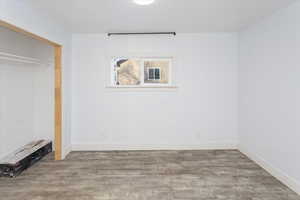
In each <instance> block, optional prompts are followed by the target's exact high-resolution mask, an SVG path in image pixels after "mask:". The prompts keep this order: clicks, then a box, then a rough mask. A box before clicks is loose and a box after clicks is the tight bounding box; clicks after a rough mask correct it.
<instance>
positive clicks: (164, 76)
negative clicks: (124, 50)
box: [111, 58, 172, 87]
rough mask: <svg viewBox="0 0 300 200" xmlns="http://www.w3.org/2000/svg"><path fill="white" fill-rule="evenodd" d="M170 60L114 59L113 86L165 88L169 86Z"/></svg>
mask: <svg viewBox="0 0 300 200" xmlns="http://www.w3.org/2000/svg"><path fill="white" fill-rule="evenodd" d="M171 61H172V60H171V59H167V58H155V59H154V58H114V59H113V60H112V76H111V77H112V85H113V86H120V87H122V86H132V87H134V86H137V87H138V86H150V87H151V86H166V85H170V84H171V75H170V74H171V73H170V72H171Z"/></svg>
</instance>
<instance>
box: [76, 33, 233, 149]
mask: <svg viewBox="0 0 300 200" xmlns="http://www.w3.org/2000/svg"><path fill="white" fill-rule="evenodd" d="M237 46H238V44H237V35H236V34H230V33H228V34H223V33H220V34H179V35H177V36H176V37H173V36H171V37H168V36H153V37H152V36H145V37H143V36H138V37H137V36H134V37H126V36H124V37H122V36H121V37H119V36H117V37H111V38H108V37H107V36H106V35H84V34H83V35H81V34H75V35H73V43H72V47H73V51H72V52H73V59H72V60H73V74H72V80H73V82H72V88H73V89H72V91H73V92H72V98H73V100H74V101H73V104H72V110H73V116H72V120H73V123H72V146H73V149H74V150H112V149H125V150H126V149H201V148H234V147H235V145H236V144H237V60H238V59H237V55H238V54H237ZM121 55H125V56H127V55H140V56H173V57H174V61H175V63H174V64H175V67H176V72H177V73H176V74H177V76H176V82H177V83H176V84H177V86H178V88H177V89H164V90H160V89H142V90H136V89H129V90H126V91H124V90H123V89H109V88H105V86H106V84H107V82H109V80H107V76H109V75H107V71H108V70H109V68H110V63H109V58H110V57H111V56H121Z"/></svg>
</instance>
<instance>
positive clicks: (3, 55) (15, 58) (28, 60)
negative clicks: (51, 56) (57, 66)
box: [0, 51, 53, 66]
mask: <svg viewBox="0 0 300 200" xmlns="http://www.w3.org/2000/svg"><path fill="white" fill-rule="evenodd" d="M0 59H1V60H8V61H14V62H19V63H26V64H36V65H44V66H49V65H53V62H43V61H42V60H40V59H37V58H31V57H25V56H19V55H15V54H11V53H6V52H1V51H0Z"/></svg>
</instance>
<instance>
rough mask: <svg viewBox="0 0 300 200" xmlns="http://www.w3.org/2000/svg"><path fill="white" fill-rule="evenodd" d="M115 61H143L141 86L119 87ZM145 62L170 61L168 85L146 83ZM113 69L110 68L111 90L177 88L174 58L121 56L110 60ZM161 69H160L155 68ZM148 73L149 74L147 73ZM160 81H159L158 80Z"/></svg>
mask: <svg viewBox="0 0 300 200" xmlns="http://www.w3.org/2000/svg"><path fill="white" fill-rule="evenodd" d="M115 59H132V60H141V65H140V79H141V82H140V84H139V85H117V84H116V81H115V76H116V72H115V67H114V60H115ZM145 61H168V62H169V70H168V71H169V73H168V83H145V75H144V69H145ZM110 63H111V67H110V69H111V70H110V86H109V87H110V88H175V86H174V85H173V79H172V78H173V77H172V73H173V72H172V70H173V58H172V57H137V56H126V57H125V56H119V57H112V58H111V60H110ZM153 68H159V69H160V67H153ZM147 73H148V72H147ZM156 80H158V79H156ZM159 80H161V69H160V79H159Z"/></svg>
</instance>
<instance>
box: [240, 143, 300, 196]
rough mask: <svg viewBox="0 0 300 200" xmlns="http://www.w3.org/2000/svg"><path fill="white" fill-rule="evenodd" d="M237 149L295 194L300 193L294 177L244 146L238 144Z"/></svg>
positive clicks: (299, 185) (299, 183)
mask: <svg viewBox="0 0 300 200" xmlns="http://www.w3.org/2000/svg"><path fill="white" fill-rule="evenodd" d="M238 149H239V151H240V152H241V153H243V154H245V155H246V156H247V157H249V158H250V159H251V160H253V161H254V162H256V163H257V164H258V165H259V166H261V167H262V168H264V169H265V170H266V171H267V172H269V173H270V174H271V175H272V176H274V177H275V178H277V179H278V180H279V181H281V182H282V183H283V184H285V185H286V186H288V187H289V188H290V189H291V190H293V191H295V192H296V193H297V194H299V195H300V182H298V181H297V180H295V179H294V178H292V177H290V176H288V175H287V174H286V173H284V172H283V171H281V170H279V169H278V168H276V167H274V166H272V165H271V164H270V163H268V162H267V161H266V160H265V159H263V158H262V157H260V156H258V155H256V154H253V153H251V152H250V151H248V150H247V149H246V148H245V147H241V146H238Z"/></svg>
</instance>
